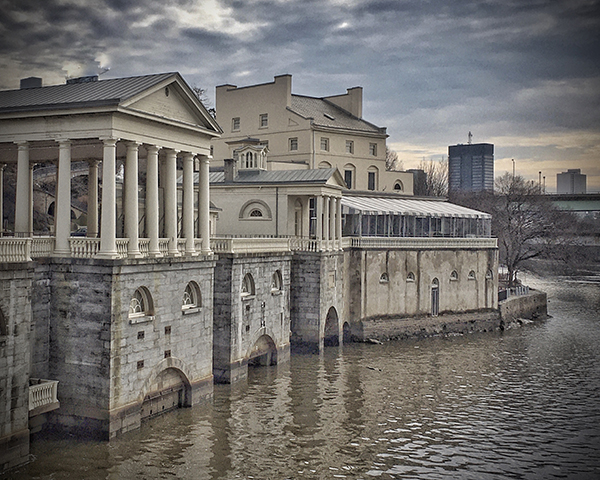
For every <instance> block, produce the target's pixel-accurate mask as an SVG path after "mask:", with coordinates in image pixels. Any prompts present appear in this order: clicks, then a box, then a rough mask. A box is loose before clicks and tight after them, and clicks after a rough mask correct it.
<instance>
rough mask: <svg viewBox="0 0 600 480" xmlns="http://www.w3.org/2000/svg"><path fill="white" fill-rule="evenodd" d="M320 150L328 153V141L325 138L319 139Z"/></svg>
mask: <svg viewBox="0 0 600 480" xmlns="http://www.w3.org/2000/svg"><path fill="white" fill-rule="evenodd" d="M321 150H323V151H325V152H328V151H329V139H328V138H327V137H321Z"/></svg>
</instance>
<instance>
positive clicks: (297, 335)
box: [290, 252, 345, 353]
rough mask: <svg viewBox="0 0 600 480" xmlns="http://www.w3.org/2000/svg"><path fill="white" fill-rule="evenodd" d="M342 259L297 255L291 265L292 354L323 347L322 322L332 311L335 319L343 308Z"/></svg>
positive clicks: (331, 255) (334, 255) (339, 255)
mask: <svg viewBox="0 0 600 480" xmlns="http://www.w3.org/2000/svg"><path fill="white" fill-rule="evenodd" d="M343 269H344V256H343V254H342V253H341V252H340V253H307V252H297V253H295V254H294V257H293V262H292V286H291V297H290V298H291V316H292V337H291V346H292V351H293V352H299V353H304V352H306V353H308V352H315V351H317V352H318V351H320V350H322V348H323V337H324V332H325V320H326V318H327V315H328V313H329V312H330V310H331V309H332V308H333V309H334V310H335V312H336V317H338V326H337V328H338V331H339V332H341V325H339V323H342V320H341V317H342V315H343V312H344V311H345V309H344V298H343V293H344V270H343Z"/></svg>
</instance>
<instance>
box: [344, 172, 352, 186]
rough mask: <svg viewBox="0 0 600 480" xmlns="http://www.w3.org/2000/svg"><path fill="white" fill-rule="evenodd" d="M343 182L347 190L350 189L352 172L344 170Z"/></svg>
mask: <svg viewBox="0 0 600 480" xmlns="http://www.w3.org/2000/svg"><path fill="white" fill-rule="evenodd" d="M344 180H345V182H346V186H347V187H348V188H352V170H344Z"/></svg>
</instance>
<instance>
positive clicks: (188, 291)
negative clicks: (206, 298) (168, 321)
mask: <svg viewBox="0 0 600 480" xmlns="http://www.w3.org/2000/svg"><path fill="white" fill-rule="evenodd" d="M201 306H202V296H201V295H200V287H199V286H198V284H197V283H196V282H189V283H188V284H187V285H186V287H185V290H184V291H183V299H182V301H181V310H183V311H185V310H191V309H194V308H200V307H201Z"/></svg>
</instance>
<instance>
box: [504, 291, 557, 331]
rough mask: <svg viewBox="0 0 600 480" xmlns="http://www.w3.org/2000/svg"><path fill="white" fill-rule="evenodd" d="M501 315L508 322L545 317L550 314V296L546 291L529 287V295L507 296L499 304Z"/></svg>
mask: <svg viewBox="0 0 600 480" xmlns="http://www.w3.org/2000/svg"><path fill="white" fill-rule="evenodd" d="M499 308H500V315H501V317H502V320H503V321H504V322H506V323H508V322H512V321H514V320H518V319H519V318H526V319H543V318H546V317H547V316H548V298H547V295H546V293H545V292H539V291H536V290H533V289H529V295H519V296H513V297H510V298H507V299H506V300H503V301H502V302H500V304H499Z"/></svg>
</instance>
